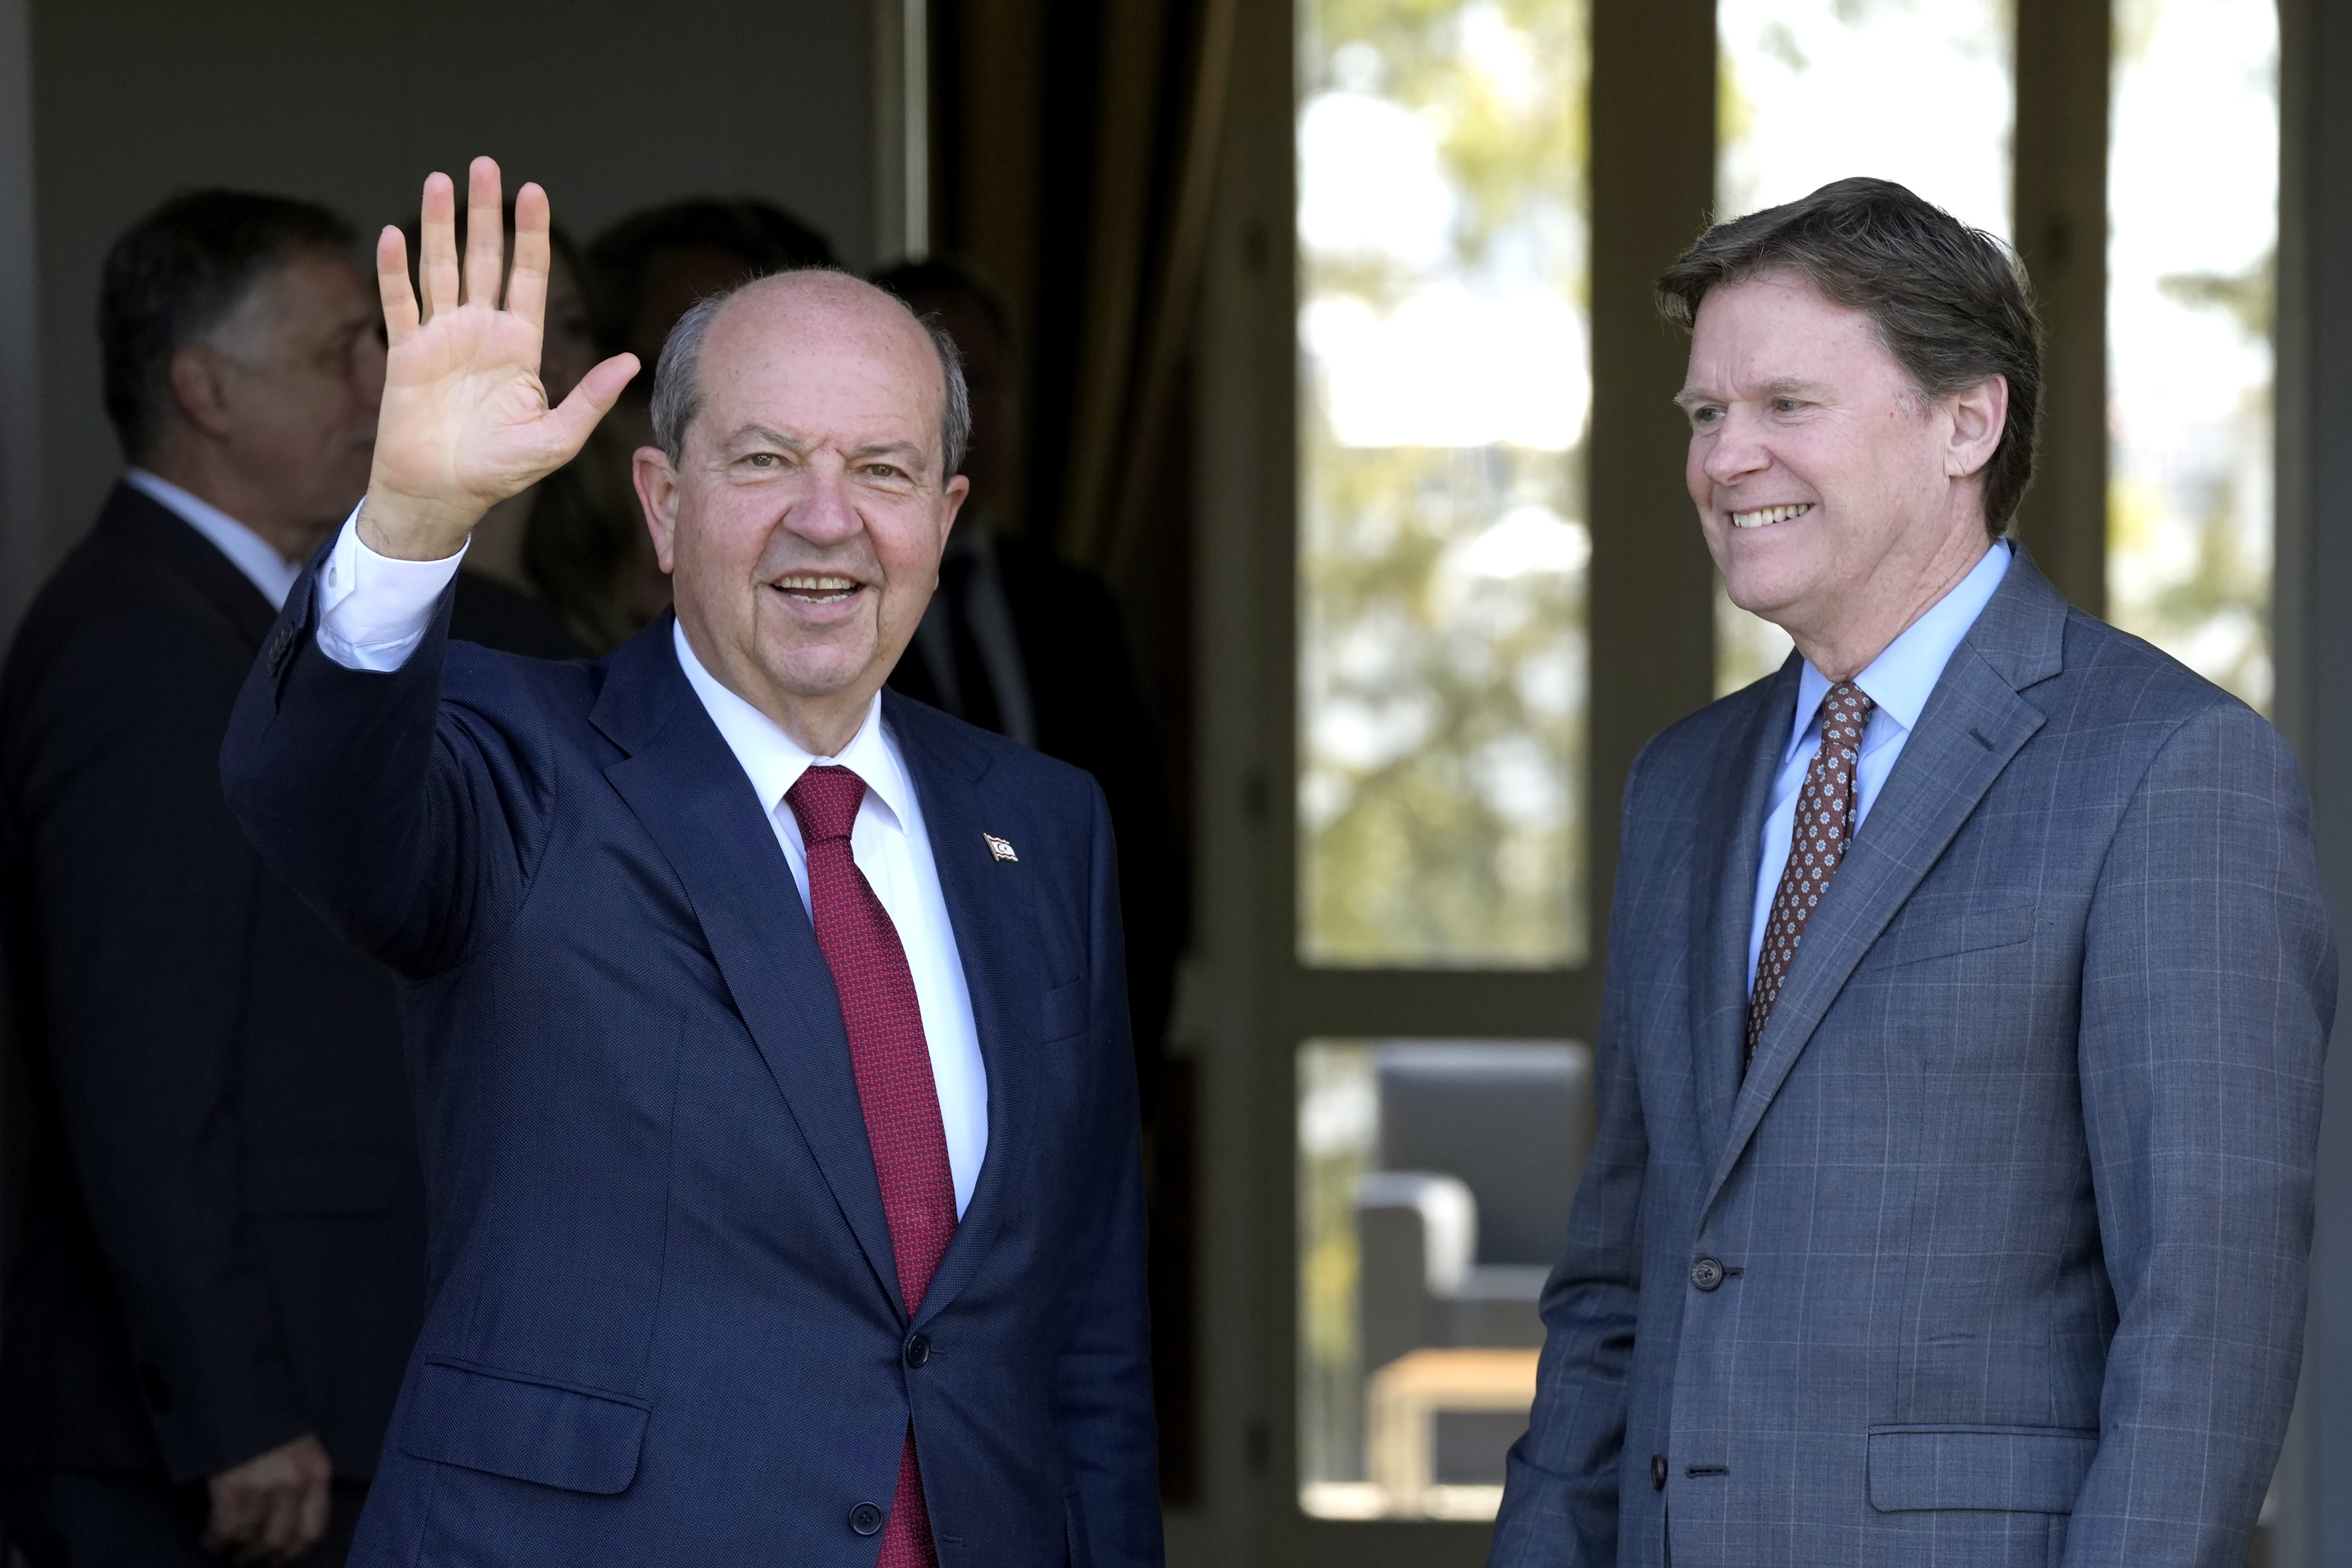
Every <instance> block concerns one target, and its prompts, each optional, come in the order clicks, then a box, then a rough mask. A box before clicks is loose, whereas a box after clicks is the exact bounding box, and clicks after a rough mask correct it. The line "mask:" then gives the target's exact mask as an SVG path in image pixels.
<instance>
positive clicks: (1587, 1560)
mask: <svg viewBox="0 0 2352 1568" xmlns="http://www.w3.org/2000/svg"><path fill="white" fill-rule="evenodd" d="M1641 773H1642V769H1641V765H1640V763H1635V765H1634V768H1633V774H1632V776H1631V777H1629V778H1628V780H1627V781H1626V785H1625V800H1626V803H1627V807H1626V811H1625V816H1624V829H1623V833H1622V837H1621V840H1620V841H1621V842H1622V844H1624V845H1625V846H1626V852H1625V854H1624V855H1623V857H1622V858H1621V859H1620V861H1619V863H1618V873H1617V888H1616V891H1615V897H1614V902H1613V906H1612V907H1613V908H1614V909H1615V910H1616V911H1618V912H1617V916H1616V919H1617V921H1618V922H1619V923H1618V925H1617V926H1615V927H1613V928H1612V931H1611V935H1610V942H1611V948H1612V962H1611V963H1610V965H1609V975H1608V980H1607V984H1606V990H1605V993H1604V994H1603V996H1602V998H1601V1028H1600V1034H1599V1037H1598V1038H1597V1039H1596V1040H1595V1041H1594V1043H1593V1053H1592V1054H1593V1069H1594V1070H1593V1089H1594V1096H1595V1100H1596V1101H1597V1107H1596V1108H1597V1110H1598V1111H1599V1125H1598V1127H1597V1129H1596V1132H1595V1137H1594V1141H1593V1145H1592V1153H1591V1157H1590V1159H1589V1160H1588V1161H1587V1163H1586V1164H1585V1167H1584V1174H1583V1176H1582V1178H1581V1179H1580V1181H1579V1182H1578V1184H1577V1188H1576V1202H1575V1205H1574V1206H1573V1207H1572V1208H1571V1209H1570V1215H1569V1226H1568V1245H1567V1247H1566V1248H1565V1249H1564V1250H1563V1252H1562V1253H1561V1255H1560V1260H1559V1266H1558V1267H1557V1268H1554V1269H1553V1270H1552V1272H1551V1278H1550V1279H1549V1280H1547V1281H1546V1282H1545V1285H1544V1291H1543V1298H1542V1300H1541V1301H1540V1302H1539V1303H1538V1310H1539V1311H1540V1312H1541V1313H1542V1316H1543V1321H1544V1343H1543V1352H1542V1354H1541V1356H1540V1358H1539V1360H1538V1363H1537V1369H1536V1400H1535V1406H1534V1408H1533V1409H1532V1410H1530V1411H1529V1412H1528V1430H1527V1435H1526V1436H1523V1437H1521V1438H1520V1439H1519V1440H1518V1442H1517V1443H1516V1444H1514V1445H1513V1446H1512V1448H1511V1454H1510V1461H1509V1466H1508V1468H1507V1473H1506V1475H1505V1478H1504V1489H1503V1506H1502V1511H1501V1513H1500V1514H1499V1515H1498V1516H1497V1517H1496V1521H1495V1544H1494V1549H1493V1552H1492V1554H1491V1555H1490V1556H1489V1557H1488V1559H1487V1561H1488V1562H1489V1563H1491V1564H1493V1565H1495V1568H1614V1564H1615V1563H1616V1562H1617V1497H1618V1491H1617V1486H1618V1472H1619V1468H1620V1466H1621V1465H1622V1457H1623V1450H1624V1447H1625V1412H1626V1399H1627V1393H1626V1384H1627V1380H1628V1378H1629V1376H1630V1374H1631V1373H1632V1370H1633V1325H1634V1320H1635V1317H1636V1315H1637V1313H1638V1311H1639V1309H1640V1303H1641V1294H1642V1236H1641V1215H1642V1189H1643V1180H1644V1178H1645V1176H1646V1174H1647V1172H1648V1168H1649V1160H1650V1140H1649V1131H1648V1129H1647V1127H1646V1126H1645V1125H1644V1123H1643V1117H1642V1085H1641V1078H1640V1075H1639V1073H1638V1071H1637V1067H1638V1064H1637V1062H1636V1060H1635V1057H1634V1051H1633V1033H1632V1030H1631V1029H1630V1028H1629V1026H1628V1025H1629V1022H1630V1019H1629V1014H1630V1007H1631V1004H1630V1002H1629V1000H1628V997H1627V991H1628V989H1629V986H1628V983H1627V982H1626V981H1625V980H1624V979H1623V978H1622V976H1624V975H1625V974H1627V973H1629V970H1628V967H1627V965H1625V964H1624V963H1620V962H1617V959H1618V958H1619V957H1620V956H1622V955H1621V954H1619V953H1617V952H1616V951H1615V949H1616V945H1617V943H1618V942H1619V941H1620V940H1621V939H1622V937H1623V935H1624V931H1623V930H1622V921H1623V920H1624V911H1626V910H1629V909H1630V908H1632V907H1633V906H1632V898H1633V892H1634V890H1635V889H1634V888H1633V882H1634V880H1635V878H1636V867H1637V863H1638V862H1639V861H1640V860H1641V859H1642V857H1641V856H1639V855H1638V854H1637V853H1635V850H1636V847H1637V846H1636V844H1635V837H1634V829H1635V826H1636V824H1635V822H1634V820H1633V811H1632V803H1633V801H1634V800H1636V799H1638V798H1640V796H1639V795H1638V793H1637V785H1638V784H1639V781H1640V778H1641Z"/></svg>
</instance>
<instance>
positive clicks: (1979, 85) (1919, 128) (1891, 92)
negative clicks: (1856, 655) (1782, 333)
mask: <svg viewBox="0 0 2352 1568" xmlns="http://www.w3.org/2000/svg"><path fill="white" fill-rule="evenodd" d="M1716 39H1717V51H1718V52H1717V70H1718V72H1719V77H1718V81H1719V89H1720V91H1719V101H1718V104H1717V118H1716V134H1717V158H1716V174H1715V190H1716V212H1717V216H1720V217H1727V218H1728V217H1738V216H1743V215H1745V214H1748V213H1751V212H1755V211H1756V210H1758V209H1759V208H1760V207H1769V206H1778V205H1780V204H1781V203H1782V202H1789V201H1794V200H1796V199H1797V198H1798V197H1799V196H1801V195H1806V194H1807V193H1809V192H1811V191H1814V190H1818V189H1819V188H1820V187H1822V185H1825V184H1829V183H1830V182H1831V181H1832V180H1842V179H1844V178H1846V177H1847V176H1849V175H1853V174H1874V175H1876V176H1878V177H1879V178H1881V179H1887V180H1895V181H1897V182H1899V183H1901V184H1906V185H1908V186H1909V187H1910V188H1911V189H1913V190H1914V191H1916V192H1917V193H1918V194H1919V195H1922V196H1925V197H1926V198H1927V200H1929V201H1931V202H1934V203H1935V204H1936V205H1938V206H1940V207H1943V208H1945V209H1946V210H1948V212H1950V213H1951V214H1952V215H1953V216H1956V217H1958V218H1959V219H1960V220H1961V221H1963V222H1965V223H1970V224H1974V225H1975V226H1977V227H1979V228H1981V229H1984V230H1985V231H1987V232H1988V233H1990V234H1995V235H1998V236H2000V237H2001V238H2003V239H2006V238H2008V237H2009V230H2010V217H2009V205H2010V135H2011V130H2012V128H2013V126H2014V124H2015V121H2016V117H2017V116H2016V107H2017V93H2016V84H2015V75H2014V66H2015V61H2016V55H2017V48H2016V13H2015V9H2014V6H2013V5H2012V3H2011V0H1719V3H1718V4H1717V7H1716ZM1715 620H1716V635H1715V647H1716V689H1717V691H1718V692H1729V691H1737V690H1738V689H1739V688H1741V687H1743V686H1745V685H1747V684H1748V682H1749V681H1751V680H1756V679H1760V678H1762V677H1763V676H1766V675H1769V674H1770V673H1771V672H1772V671H1773V670H1775V669H1777V668H1780V661H1781V660H1782V659H1783V658H1787V657H1788V653H1789V638H1788V637H1787V635H1786V634H1785V633H1783V632H1782V631H1781V630H1780V627H1778V626H1772V625H1771V624H1769V622H1765V621H1761V620H1759V619H1758V618H1757V617H1755V616H1751V615H1749V614H1748V613H1747V612H1746V611H1745V610H1742V609H1740V608H1739V607H1738V606H1737V605H1734V604H1732V602H1731V600H1730V599H1729V597H1728V596H1727V595H1725V594H1724V592H1723V588H1722V585H1721V584H1720V583H1718V584H1717V587H1716V617H1715Z"/></svg>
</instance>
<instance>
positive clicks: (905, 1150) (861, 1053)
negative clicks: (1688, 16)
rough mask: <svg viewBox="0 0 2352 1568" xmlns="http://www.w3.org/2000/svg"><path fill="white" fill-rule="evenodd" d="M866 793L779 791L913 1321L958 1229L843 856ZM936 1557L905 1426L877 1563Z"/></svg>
mask: <svg viewBox="0 0 2352 1568" xmlns="http://www.w3.org/2000/svg"><path fill="white" fill-rule="evenodd" d="M865 798H866V781H865V780H864V779H861V778H859V777H858V776H857V775H856V773H852V772H850V771H849V770H848V769H847V768H840V767H823V768H810V769H809V770H807V771H806V772H805V773H802V774H801V776H800V780H799V782H798V783H796V784H793V787H792V788H791V789H790V790H788V791H786V792H785V794H784V799H785V801H786V802H787V803H788V804H789V805H791V806H792V808H793V816H795V817H797V818H799V819H800V825H801V837H802V839H803V841H804V842H805V843H806V845H807V847H808V884H809V907H810V911H811V913H812V915H813V916H814V922H815V925H816V944H817V947H818V948H819V949H820V950H822V951H823V952H824V966H825V967H826V968H827V969H829V970H831V971H832V972H833V988H834V990H835V993H836V994H838V995H839V996H840V998H841V1021H842V1024H843V1026H844V1027H845V1028H846V1030H847V1031H848V1034H849V1066H850V1070H851V1072H852V1073H854V1074H855V1075H856V1079H857V1103H858V1105H859V1107H860V1108H861V1109H862V1110H864V1111H865V1114H866V1142H867V1143H868V1144H870V1145H871V1146H872V1148H873V1151H874V1173H875V1175H876V1176H877V1177H878V1178H880V1181H881V1184H882V1215H883V1217H884V1218H885V1219H886V1220H887V1221H888V1223H889V1226H890V1251H891V1253H892V1255H893V1256H894V1257H895V1258H897V1259H898V1289H899V1291H900V1293H901V1294H902V1295H903V1296H904V1298H905V1300H906V1303H907V1315H908V1317H909V1318H912V1317H913V1316H914V1315H915V1311H916V1309H918V1308H919V1307H920V1306H921V1305H922V1304H923V1292H924V1291H925V1290H927V1289H929V1288H930V1283H931V1274H932V1272H933V1271H934V1270H936V1269H937V1268H939V1266H940V1257H941V1256H942V1255H943V1254H945V1253H946V1251H947V1249H948V1242H949V1240H950V1238H952V1237H954V1235H955V1227H956V1207H955V1176H954V1173H952V1172H951V1171H950V1168H949V1166H948V1135H947V1128H946V1125H945V1124H944V1123H943V1122H942V1121H940V1093H939V1085H938V1084H937V1083H936V1082H934V1081H933V1079H932V1078H931V1052H930V1047H929V1045H928V1044H926V1043H925V1041H924V1039H923V1013H922V1007H921V1005H920V1004H919V1002H918V1001H917V1000H916V996H915V976H914V973H913V971H911V970H909V969H908V967H907V950H906V949H905V948H904V947H902V946H901V945H899V942H898V928H897V927H895V926H893V925H892V924H891V923H890V915H889V911H887V910H885V909H883V907H882V900H880V899H878V898H877V897H875V895H874V888H873V885H872V884H871V883H869V882H867V881H866V873H865V872H863V871H861V870H859V869H858V868H857V862H856V859H855V858H853V857H852V856H851V854H850V848H849V831H850V828H851V827H852V826H855V825H856V821H857V807H858V805H859V803H860V802H862V801H863V800H865ZM938 1563H939V1553H938V1552H937V1550H936V1549H935V1548H934V1547H933V1546H932V1544H931V1521H930V1512H929V1509H928V1508H926V1507H925V1505H924V1502H923V1477H922V1472H921V1470H920V1468H919V1467H918V1466H917V1464H916V1462H915V1433H914V1428H913V1427H912V1426H909V1427H908V1431H907V1443H906V1447H904V1448H903V1449H901V1450H900V1452H899V1455H898V1491H897V1492H896V1494H895V1495H893V1497H892V1498H891V1500H890V1517H889V1521H888V1522H887V1524H885V1525H884V1526H883V1530H882V1554H881V1556H880V1558H879V1559H878V1560H877V1563H876V1568H936V1565H937V1564H938Z"/></svg>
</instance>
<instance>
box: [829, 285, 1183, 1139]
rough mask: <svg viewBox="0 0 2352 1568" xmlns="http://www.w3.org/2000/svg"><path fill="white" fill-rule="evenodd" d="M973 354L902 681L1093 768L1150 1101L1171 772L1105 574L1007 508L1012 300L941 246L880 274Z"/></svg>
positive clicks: (1014, 360) (1170, 846) (1167, 1001)
mask: <svg viewBox="0 0 2352 1568" xmlns="http://www.w3.org/2000/svg"><path fill="white" fill-rule="evenodd" d="M874 282H875V283H876V284H877V285H878V286H879V287H881V288H884V289H888V290H889V291H890V292H891V293H893V294H896V295H897V296H898V298H900V299H901V300H905V301H907V303H908V306H909V307H910V308H911V309H912V310H915V311H916V313H917V314H919V315H921V316H924V317H927V318H929V319H931V320H934V321H937V322H938V323H939V324H940V326H942V327H944V328H945V329H946V330H947V332H948V335H949V336H950V337H951V338H953V339H954V340H955V343H956V346H957V347H958V348H959V349H961V351H962V352H963V361H964V377H965V380H966V382H967V383H968V384H969V385H970V387H971V445H970V446H969V447H967V449H966V452H965V456H964V462H963V469H962V472H963V476H964V478H965V479H968V480H969V481H970V482H971V494H970V495H969V496H968V497H967V498H966V499H965V501H964V505H963V510H961V511H960V512H958V513H957V514H956V524H955V531H953V532H952V533H950V535H949V536H948V548H947V554H946V556H945V557H944V558H943V559H942V560H941V561H940V585H939V590H938V592H936V593H935V594H933V595H931V601H930V604H929V605H928V606H927V607H926V608H925V610H924V612H923V619H922V621H921V623H920V624H919V626H917V627H916V628H915V639H914V646H913V647H910V648H908V650H907V656H906V657H905V658H902V659H900V660H899V661H898V668H897V669H895V670H893V671H892V672H891V675H890V685H891V688H892V689H894V690H898V691H901V692H904V693H906V694H907V695H908V696H909V697H912V698H914V699H916V700H918V701H922V702H928V703H929V704H930V705H931V706H933V707H934V708H940V709H944V710H946V711H948V712H950V713H952V714H954V715H955V716H956V717H957V718H959V719H961V720H963V721H965V722H967V723H971V724H977V725H979V726H980V727H981V728H982V729H984V730H993V731H996V732H997V733H998V734H1000V735H1004V736H1007V737H1009V738H1011V739H1013V740H1015V741H1018V742H1021V743H1022V744H1023V745H1025V746H1034V747H1035V748H1036V749H1037V750H1039V751H1041V752H1045V754H1046V755H1047V756H1049V757H1055V758H1058V759H1060V760H1061V761H1063V762H1066V763H1072V764H1074V765H1075V766H1077V767H1081V768H1084V769H1085V770H1086V771H1087V773H1092V774H1093V775H1094V777H1095V782H1096V783H1097V784H1100V785H1102V790H1103V795H1104V798H1105V799H1106V800H1107V801H1108V803H1109V805H1110V815H1111V822H1112V825H1113V826H1115V827H1116V828H1117V829H1118V875H1119V906H1120V909H1121V910H1122V911H1123V913H1124V916H1125V923H1126V928H1127V947H1128V997H1129V1003H1130V1005H1132V1007H1133V1010H1134V1022H1135V1042H1136V1048H1137V1050H1138V1052H1139V1055H1140V1056H1141V1057H1142V1058H1145V1059H1144V1067H1145V1068H1146V1070H1145V1072H1144V1075H1143V1079H1144V1083H1145V1086H1146V1087H1145V1100H1146V1104H1147V1107H1148V1106H1149V1105H1150V1099H1151V1093H1150V1089H1151V1085H1152V1083H1153V1081H1154V1079H1155V1075H1154V1074H1153V1073H1152V1072H1151V1071H1150V1067H1151V1065H1152V1058H1154V1057H1155V1056H1156V1054H1157V1053H1158V1052H1159V1051H1160V1049H1161V1047H1162V1045H1163V1043H1164V1039H1165V1037H1166V1034H1167V1027H1168V1021H1169V1018H1168V1015H1169V1010H1170V1005H1171V1000H1172V997H1173V993H1174V987H1175V975H1176V963H1177V959H1178V957H1179V956H1180V954H1181V949H1182V946H1183V942H1184V939H1185V935H1186V931H1187V927H1188V915H1187V900H1186V879H1185V868H1184V863H1183V858H1182V856H1181V853H1180V852H1179V850H1178V848H1177V837H1176V834H1175V831H1174V824H1173V823H1172V822H1171V818H1170V814H1169V806H1168V778H1167V769H1166V764H1165V763H1164V761H1163V760H1162V757H1161V754H1160V742H1159V737H1158V734H1157V732H1156V731H1155V730H1154V728H1153V724H1152V716H1151V711H1150V705H1149V704H1148V703H1147V701H1146V700H1145V699H1144V695H1143V688H1142V685H1141V683H1140V682H1139V680H1138V679H1136V672H1135V660H1134V657H1133V654H1132V651H1131V650H1130V647H1129V642H1128V635H1127V623H1126V619H1125V617H1124V616H1122V615H1121V614H1120V611H1119V607H1118V600H1117V599H1116V598H1114V597H1113V596H1112V594H1111V591H1110V586H1109V584H1107V583H1105V582H1104V581H1103V580H1102V578H1101V577H1099V576H1097V574H1094V573H1092V572H1089V571H1087V570H1086V569H1085V568H1083V567H1080V566H1076V565H1073V564H1072V563H1069V562H1066V561H1065V560H1063V559H1062V558H1061V557H1060V556H1058V555H1056V554H1055V552H1053V550H1052V549H1051V548H1050V547H1049V546H1047V545H1045V544H1043V543H1040V542H1038V541H1037V540H1036V538H1035V537H1034V535H1033V533H1032V532H1031V531H1030V530H1029V529H1027V528H1026V527H1025V526H1024V520H1023V519H1021V518H1019V517H1017V516H1014V515H1013V513H1012V510H1011V507H1012V505H1013V477H1012V476H1013V468H1014V466H1015V465H1016V463H1017V462H1018V460H1019V453H1020V450H1021V442H1022V438H1023V434H1024V431H1023V425H1022V418H1021V384H1022V378H1021V365H1020V362H1019V360H1018V357H1017V356H1016V354H1015V353H1014V338H1013V321H1012V315H1011V312H1010V310H1008V309H1007V308H1006V306H1005V303H1004V300H1003V296H1002V295H1000V294H998V293H997V291H996V290H995V289H994V288H992V286H991V285H990V284H989V283H988V282H987V281H986V280H985V279H982V278H981V276H980V275H979V274H978V273H976V272H974V271H973V270H972V269H971V268H969V267H966V266H964V265H962V264H961V263H960V262H956V261H951V260H948V259H945V258H933V259H930V260H925V261H909V262H902V263H900V264H899V265H898V266H896V267H892V268H886V269H884V270H883V271H881V272H878V273H877V274H875V277H874Z"/></svg>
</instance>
